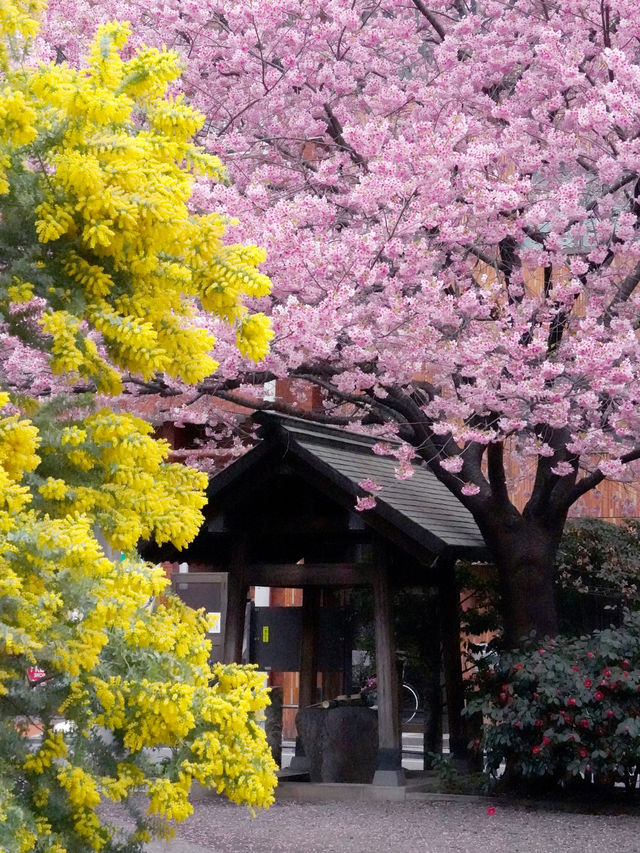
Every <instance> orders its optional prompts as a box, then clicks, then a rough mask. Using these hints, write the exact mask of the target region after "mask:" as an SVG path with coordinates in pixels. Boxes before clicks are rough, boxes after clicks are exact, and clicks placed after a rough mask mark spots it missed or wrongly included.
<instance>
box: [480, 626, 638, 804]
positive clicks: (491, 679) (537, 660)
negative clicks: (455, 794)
mask: <svg viewBox="0 0 640 853" xmlns="http://www.w3.org/2000/svg"><path fill="white" fill-rule="evenodd" d="M494 665H495V667H496V668H495V669H489V668H487V669H486V671H485V672H484V673H481V674H480V678H479V682H480V686H479V690H478V692H477V693H476V694H475V696H474V697H473V698H472V699H471V701H470V702H469V703H468V707H467V713H468V714H481V715H482V717H483V740H482V742H480V741H475V742H474V746H475V748H476V749H482V748H484V750H485V752H486V755H487V769H488V771H489V772H490V773H491V774H493V775H497V774H498V771H499V768H500V766H501V765H502V763H503V762H505V764H506V767H507V770H508V775H509V777H510V778H511V779H513V778H514V777H515V778H518V779H521V780H524V781H525V782H527V781H529V782H532V781H534V780H537V781H538V782H541V783H551V784H553V785H560V786H567V785H570V784H571V783H572V782H576V781H582V782H584V783H595V784H598V785H602V786H613V785H614V784H615V783H616V782H624V783H625V785H626V786H627V787H628V788H630V789H631V788H635V783H636V780H637V775H638V771H639V770H640V613H627V614H626V615H625V618H624V620H623V624H622V625H621V627H619V628H608V629H606V630H603V631H596V632H594V633H592V634H590V635H589V636H583V637H579V638H577V639H573V638H572V639H567V638H563V637H557V638H554V639H547V640H546V641H545V642H544V643H543V644H542V645H539V646H536V647H535V648H532V649H530V650H525V651H520V652H511V653H509V654H504V655H501V656H500V659H499V662H496V663H495V664H494Z"/></svg>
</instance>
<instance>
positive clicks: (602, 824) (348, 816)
mask: <svg viewBox="0 0 640 853" xmlns="http://www.w3.org/2000/svg"><path fill="white" fill-rule="evenodd" d="M491 805H492V804H491V801H486V802H484V801H483V802H471V803H470V802H463V801H460V800H455V799H452V800H448V801H439V802H407V803H386V802H380V803H363V802H357V803H292V802H282V803H276V805H274V806H272V807H271V809H269V810H268V811H266V812H262V813H259V814H258V815H257V816H256V817H255V818H252V817H251V816H250V814H249V813H248V812H247V810H246V809H244V808H241V807H238V806H233V805H231V804H230V803H227V802H225V801H222V800H218V799H213V798H211V799H209V798H207V799H206V800H205V799H202V800H199V801H198V802H197V803H196V804H195V814H194V815H193V816H192V817H191V818H190V819H189V820H188V821H187V822H186V823H185V824H183V825H182V826H181V827H180V828H179V830H178V835H177V837H176V840H175V841H173V842H171V843H170V844H168V845H164V844H162V845H160V844H158V845H155V844H154V845H152V847H150V853H156V851H157V852H158V853H161V851H166V853H200V851H203V853H205V851H208V853H449V851H451V853H454V852H455V853H592V851H593V853H610V851H615V853H640V816H635V815H628V814H620V815H591V814H575V813H566V812H553V811H542V810H530V809H526V808H516V807H513V806H508V805H502V804H500V802H497V803H495V804H494V805H495V814H493V815H490V814H488V813H487V808H488V807H490V806H491ZM192 845H195V846H192Z"/></svg>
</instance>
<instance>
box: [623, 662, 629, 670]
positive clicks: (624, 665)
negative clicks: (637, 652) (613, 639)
mask: <svg viewBox="0 0 640 853" xmlns="http://www.w3.org/2000/svg"><path fill="white" fill-rule="evenodd" d="M622 668H623V669H628V668H629V661H628V660H623V661H622Z"/></svg>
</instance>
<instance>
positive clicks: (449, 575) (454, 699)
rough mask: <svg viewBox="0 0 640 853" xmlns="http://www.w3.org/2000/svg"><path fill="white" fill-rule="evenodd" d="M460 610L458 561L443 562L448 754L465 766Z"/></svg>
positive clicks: (443, 639)
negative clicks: (462, 762)
mask: <svg viewBox="0 0 640 853" xmlns="http://www.w3.org/2000/svg"><path fill="white" fill-rule="evenodd" d="M459 607H460V593H459V591H458V584H457V582H456V574H455V559H451V558H447V559H442V560H441V561H440V631H441V636H442V658H443V663H444V684H445V690H446V694H447V717H448V720H449V751H450V753H451V756H452V757H453V758H455V759H462V760H464V761H465V762H466V760H467V756H468V754H469V753H468V749H467V736H466V731H465V725H464V719H463V716H462V711H463V709H464V684H463V681H462V661H461V659H460V613H459Z"/></svg>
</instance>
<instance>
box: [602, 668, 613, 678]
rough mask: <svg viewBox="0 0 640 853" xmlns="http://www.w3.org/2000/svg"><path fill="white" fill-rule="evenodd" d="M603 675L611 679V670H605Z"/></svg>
mask: <svg viewBox="0 0 640 853" xmlns="http://www.w3.org/2000/svg"><path fill="white" fill-rule="evenodd" d="M603 675H605V676H606V677H607V678H609V676H610V675H611V670H610V669H605V670H604V672H603Z"/></svg>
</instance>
